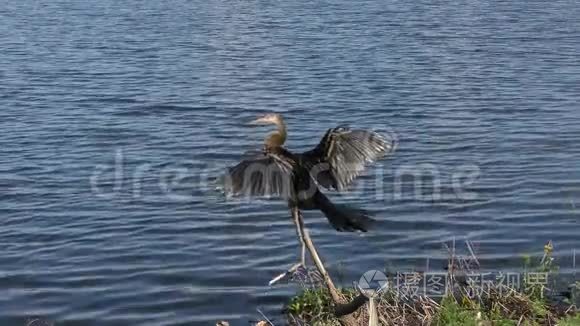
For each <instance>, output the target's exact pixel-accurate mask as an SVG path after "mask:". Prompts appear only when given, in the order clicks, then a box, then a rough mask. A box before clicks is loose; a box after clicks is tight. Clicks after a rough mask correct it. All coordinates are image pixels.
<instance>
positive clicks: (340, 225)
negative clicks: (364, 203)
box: [315, 193, 375, 232]
mask: <svg viewBox="0 0 580 326" xmlns="http://www.w3.org/2000/svg"><path fill="white" fill-rule="evenodd" d="M315 200H316V206H317V208H319V209H320V210H321V211H322V212H323V213H324V215H325V216H326V218H327V219H328V221H329V222H330V224H331V225H332V226H333V227H334V228H335V229H336V230H337V231H347V232H354V231H357V230H359V231H362V232H366V231H367V230H368V229H369V228H370V227H371V225H372V224H373V222H374V221H375V220H373V219H372V218H371V217H370V215H369V213H368V212H366V211H365V210H362V209H355V208H352V207H348V206H346V205H335V204H333V203H332V202H331V201H330V200H329V199H328V197H326V196H325V195H324V194H322V193H319V196H316V198H315Z"/></svg>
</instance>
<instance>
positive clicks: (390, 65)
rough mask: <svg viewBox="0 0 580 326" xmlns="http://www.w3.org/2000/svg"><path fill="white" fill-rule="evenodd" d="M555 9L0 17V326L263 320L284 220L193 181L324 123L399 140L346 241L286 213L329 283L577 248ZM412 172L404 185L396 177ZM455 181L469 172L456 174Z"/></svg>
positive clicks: (277, 268) (569, 73)
mask: <svg viewBox="0 0 580 326" xmlns="http://www.w3.org/2000/svg"><path fill="white" fill-rule="evenodd" d="M578 17H580V5H578V3H577V2H575V1H564V0H560V1H558V0H557V1H550V2H546V1H521V0H516V1H509V2H505V1H487V2H486V1H483V2H482V1H467V2H461V1H450V2H445V3H442V2H432V1H391V2H388V1H387V2H385V1H326V2H316V1H314V2H313V1H301V0H298V1H253V0H248V1H219V0H218V1H213V0H210V1H198V0H193V1H178V0H176V1H133V0H124V1H112V0H105V1H100V2H96V1H80V0H73V1H62V0H60V1H42V2H41V1H33V0H22V1H16V0H7V1H4V2H3V4H2V6H0V45H1V51H0V128H1V134H0V198H1V206H0V216H1V218H2V224H1V225H0V243H1V246H2V250H1V254H0V266H1V268H0V290H1V292H2V295H1V296H0V311H1V313H0V314H1V317H0V324H2V325H22V324H23V322H24V320H25V319H26V318H27V317H29V316H35V315H37V316H43V317H45V318H47V319H49V320H53V321H56V322H57V325H68V324H78V325H81V324H82V325H91V324H94V325H178V324H181V325H186V324H187V325H191V324H207V325H210V324H213V323H215V321H216V320H218V319H226V320H230V321H231V322H232V323H233V324H234V325H247V323H248V321H250V320H255V319H258V318H259V314H258V312H257V309H260V310H261V311H263V312H264V313H266V314H267V315H268V316H269V317H270V318H271V319H274V320H277V321H279V322H280V323H281V320H282V319H281V316H280V315H279V313H280V308H281V307H282V304H283V303H284V302H285V301H287V299H288V298H289V296H291V295H292V294H293V293H294V292H295V290H296V288H295V287H294V286H292V285H279V286H275V287H268V286H267V283H268V281H269V280H270V279H271V278H272V277H273V276H275V275H276V274H278V273H279V272H281V271H282V270H284V269H285V268H287V267H288V266H289V265H291V264H292V263H294V262H295V261H296V258H297V254H298V248H297V244H296V239H295V233H294V229H293V226H292V224H291V221H290V218H289V214H288V211H287V208H286V205H285V204H284V203H279V202H276V201H267V202H264V201H262V202H260V201H258V202H247V201H242V202H238V201H229V200H228V201H226V200H225V199H224V198H223V197H222V196H221V195H220V194H219V193H216V192H215V191H213V190H212V189H211V187H209V186H206V185H205V180H207V179H211V178H212V177H213V176H215V174H217V173H218V171H219V170H220V168H221V167H223V166H225V165H231V164H234V163H235V162H236V161H237V160H239V158H240V156H241V155H242V153H244V152H246V151H248V150H251V149H254V148H258V146H259V145H260V144H261V141H262V138H263V136H264V133H265V132H267V129H262V128H260V129H256V128H250V127H249V126H247V124H246V123H247V122H248V121H249V120H250V119H252V118H254V117H255V116H256V115H258V114H259V113H262V112H269V111H276V112H281V113H283V114H284V116H285V118H286V120H287V123H288V129H289V140H288V147H289V148H291V149H293V150H305V149H308V148H310V147H311V146H313V145H314V144H316V143H317V141H318V139H319V138H320V136H321V135H322V134H323V132H324V131H325V130H326V128H330V127H334V126H337V125H339V124H348V125H351V126H356V127H362V128H369V129H371V128H372V129H377V130H382V131H384V132H388V133H389V134H390V135H396V136H397V137H398V139H399V147H398V148H397V151H396V152H395V154H394V155H393V156H392V157H390V158H389V159H388V160H384V161H382V162H380V163H379V164H377V165H375V169H371V170H369V173H368V174H367V175H366V176H365V177H363V178H362V179H361V180H360V181H359V183H357V184H356V185H355V187H354V189H353V190H352V191H351V192H348V193H345V194H342V195H332V198H333V200H334V201H336V202H348V203H350V204H353V205H357V206H359V207H364V208H366V209H369V210H372V211H374V213H375V215H376V218H377V219H378V220H379V221H380V223H379V224H378V225H377V227H376V228H375V229H374V230H372V232H369V233H367V234H364V235H361V234H345V233H337V232H335V231H334V230H333V229H332V228H330V227H329V225H328V224H327V222H326V221H325V219H324V218H323V217H322V216H321V214H320V213H318V212H308V213H307V214H306V220H307V224H308V227H309V228H310V230H311V234H312V236H313V239H314V240H315V241H316V243H317V244H318V245H319V246H320V252H321V254H322V255H323V257H324V258H325V259H326V260H327V261H328V263H329V267H330V271H331V273H333V274H334V275H338V274H340V275H342V280H343V281H342V282H343V284H348V283H349V282H351V281H353V280H356V279H358V277H359V276H360V275H361V274H362V273H364V271H366V270H368V269H373V268H378V269H381V268H384V267H385V266H391V268H393V269H396V270H405V269H413V268H415V269H416V268H422V266H424V265H425V259H426V258H428V257H429V258H431V259H432V261H433V264H435V265H436V264H439V263H441V261H440V260H441V259H442V258H444V257H445V253H444V252H443V251H442V249H441V243H442V242H445V241H451V240H452V239H453V238H454V237H455V238H457V239H458V240H462V239H465V238H468V239H472V240H473V241H474V242H477V243H479V245H478V251H479V257H480V259H481V263H482V265H485V266H488V267H502V268H507V267H510V266H511V267H516V266H519V265H520V261H521V259H520V256H521V255H522V254H523V253H535V252H538V251H541V248H542V245H543V243H544V242H545V241H547V240H549V239H553V240H554V241H555V244H556V248H557V252H558V254H559V255H561V256H562V258H563V259H564V264H567V263H568V262H569V259H568V262H567V261H566V259H565V258H566V257H567V256H568V252H569V251H571V250H572V249H574V248H580V237H579V236H578V234H580V222H579V219H580V212H579V211H578V210H577V207H579V206H580V196H579V195H580V170H579V166H578V164H579V162H580V146H579V145H578V142H579V139H580V111H579V110H580V101H579V100H580V61H579V57H578V55H579V51H580V20H578ZM409 171H411V172H412V173H417V172H418V173H422V174H423V177H422V178H421V180H422V181H423V185H424V187H423V188H422V192H419V193H418V194H415V191H416V190H421V189H419V188H417V187H416V186H415V183H414V180H413V178H408V177H400V176H401V174H405V173H409ZM474 171H475V172H478V174H475V172H474Z"/></svg>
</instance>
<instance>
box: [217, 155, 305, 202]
mask: <svg viewBox="0 0 580 326" xmlns="http://www.w3.org/2000/svg"><path fill="white" fill-rule="evenodd" d="M292 164H293V162H292V160H291V159H289V158H285V157H282V156H279V155H276V154H265V155H261V156H258V157H255V158H251V159H247V160H243V161H241V162H240V163H238V164H237V165H236V166H234V167H232V168H229V169H228V171H227V173H226V175H225V178H224V190H225V192H226V194H228V195H230V196H237V197H241V196H246V197H281V198H285V199H287V198H291V197H292V195H293V193H294V190H293V187H292V177H293V166H292Z"/></svg>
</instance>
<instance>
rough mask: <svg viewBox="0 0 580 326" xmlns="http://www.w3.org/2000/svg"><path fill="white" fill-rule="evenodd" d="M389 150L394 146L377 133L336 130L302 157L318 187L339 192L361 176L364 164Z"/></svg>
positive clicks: (326, 135)
mask: <svg viewBox="0 0 580 326" xmlns="http://www.w3.org/2000/svg"><path fill="white" fill-rule="evenodd" d="M392 149H393V142H391V141H387V140H386V139H385V138H384V137H383V136H381V135H380V134H378V133H376V132H372V131H366V130H357V129H353V130H352V129H348V128H344V127H339V128H333V129H329V130H328V131H327V132H326V134H325V135H324V137H322V140H321V141H320V143H319V144H318V145H317V146H316V147H315V148H314V149H312V150H310V151H308V152H305V153H303V154H302V157H303V161H304V162H305V164H306V165H308V166H309V168H310V170H311V171H313V172H311V173H312V174H313V178H315V179H316V181H317V182H318V183H319V184H320V185H321V186H323V187H325V188H327V189H332V188H334V189H336V190H338V191H342V190H345V189H346V188H347V187H348V185H350V184H351V183H352V181H353V180H354V179H355V178H356V177H357V176H358V175H360V174H361V173H362V172H363V170H364V169H365V166H366V164H368V163H371V162H374V161H376V160H378V159H380V158H381V157H383V156H384V155H385V154H387V153H389V152H390V151H391V150H392Z"/></svg>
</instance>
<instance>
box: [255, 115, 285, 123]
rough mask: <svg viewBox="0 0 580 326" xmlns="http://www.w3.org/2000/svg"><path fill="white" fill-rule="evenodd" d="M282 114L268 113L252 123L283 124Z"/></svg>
mask: <svg viewBox="0 0 580 326" xmlns="http://www.w3.org/2000/svg"><path fill="white" fill-rule="evenodd" d="M282 123H283V121H282V116H281V115H280V114H278V113H268V114H266V115H264V116H262V117H259V118H258V119H256V120H254V121H252V122H251V123H250V124H253V125H269V124H275V125H280V124H282Z"/></svg>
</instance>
